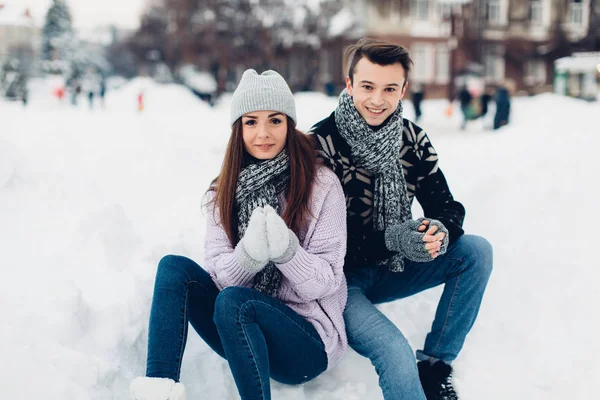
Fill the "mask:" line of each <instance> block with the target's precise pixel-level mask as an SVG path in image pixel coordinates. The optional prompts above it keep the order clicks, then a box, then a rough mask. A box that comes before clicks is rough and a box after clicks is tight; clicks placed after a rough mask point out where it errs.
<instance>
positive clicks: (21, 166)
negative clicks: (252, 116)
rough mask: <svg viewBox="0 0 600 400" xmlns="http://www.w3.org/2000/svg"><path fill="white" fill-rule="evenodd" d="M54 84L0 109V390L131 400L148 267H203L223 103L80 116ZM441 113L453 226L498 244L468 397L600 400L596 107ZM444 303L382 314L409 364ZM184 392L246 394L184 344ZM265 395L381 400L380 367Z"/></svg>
mask: <svg viewBox="0 0 600 400" xmlns="http://www.w3.org/2000/svg"><path fill="white" fill-rule="evenodd" d="M50 86H51V85H36V86H35V87H36V88H38V91H37V92H36V91H32V93H31V95H30V105H29V107H28V108H23V107H22V106H21V105H20V104H17V103H6V102H2V101H0V116H1V118H0V124H1V125H0V253H1V254H2V263H1V264H0V265H1V270H0V271H1V273H2V279H0V326H1V329H0V332H1V333H0V354H2V371H1V373H0V387H1V388H2V393H3V397H4V398H7V399H9V398H10V399H26V400H29V399H31V400H38V399H46V400H54V399H56V400H59V399H60V400H65V399H76V400H86V399H94V400H95V399H103V400H104V399H126V398H127V387H128V384H129V382H130V381H131V380H132V379H133V378H134V377H135V376H139V375H143V374H144V371H145V358H146V345H147V325H148V315H149V309H150V302H151V295H152V288H153V279H154V274H155V272H156V266H157V264H158V262H159V260H160V259H161V257H162V256H164V255H166V254H171V253H174V254H182V255H185V256H188V257H190V258H192V259H194V260H197V261H198V262H199V263H202V260H203V237H204V224H205V218H206V215H205V212H204V211H203V209H202V207H201V204H202V199H203V195H204V193H205V190H206V188H207V187H208V185H209V183H210V181H211V180H212V179H213V178H214V177H215V176H216V174H217V172H218V170H219V168H220V165H221V161H222V156H223V152H224V148H225V145H226V142H227V140H228V136H229V126H228V122H227V121H228V102H229V100H228V99H229V97H225V98H224V100H222V102H221V103H220V104H218V105H217V107H216V108H214V109H211V108H210V107H208V106H206V105H205V103H203V102H201V101H200V100H197V99H196V98H194V97H192V96H190V95H189V92H188V91H186V90H185V89H183V88H182V87H178V86H176V85H158V84H156V83H154V82H152V81H149V80H147V79H136V80H134V81H133V82H130V83H128V84H127V85H125V86H123V87H122V88H120V89H119V90H116V91H113V92H109V93H108V94H107V99H106V102H107V106H106V109H104V110H102V109H99V108H96V109H93V110H90V109H89V107H88V105H87V102H85V101H80V103H79V104H80V105H79V106H78V107H77V108H73V107H71V106H70V105H68V104H67V102H66V101H65V103H64V104H58V103H57V101H56V100H55V99H53V98H51V97H50V95H49V91H48V88H49V87H50ZM41 88H44V89H43V90H41ZM140 90H144V94H145V102H146V104H147V107H146V109H145V111H144V112H142V113H140V112H137V108H136V107H137V103H136V102H137V94H138V93H139V91H140ZM296 99H297V106H298V118H299V121H300V128H301V129H303V130H307V129H308V128H309V127H310V126H311V125H312V124H313V123H314V122H316V121H318V120H320V119H321V118H323V117H325V116H327V115H328V114H329V113H330V112H331V111H332V110H333V109H334V108H335V105H336V99H335V98H328V97H326V96H324V95H321V94H316V93H302V94H299V95H297V97H296ZM405 106H406V107H405V109H406V116H407V117H409V118H410V117H412V115H413V111H412V107H411V106H410V103H408V102H407V103H406V105H405ZM445 106H446V103H445V102H444V101H425V102H424V120H423V122H422V124H421V125H422V126H423V127H424V128H425V129H426V130H427V131H428V132H429V135H430V138H431V140H432V142H433V144H434V146H435V147H436V149H437V150H438V153H439V154H440V160H441V161H440V166H441V168H442V169H443V171H444V173H445V174H446V177H447V179H448V181H449V184H450V188H451V189H452V192H453V194H454V196H455V198H456V199H458V200H459V201H461V202H463V203H464V205H465V207H466V209H467V217H466V220H465V230H466V231H467V232H468V233H473V234H479V235H482V236H485V237H486V238H488V240H489V241H490V242H491V243H492V244H493V246H494V248H495V270H494V272H493V274H492V277H491V280H490V283H489V286H488V290H487V293H486V295H485V298H484V301H483V304H482V307H481V311H480V315H479V318H478V320H477V322H476V324H475V326H474V328H473V330H472V331H471V333H470V335H469V336H468V338H467V342H466V345H465V347H464V349H463V351H462V352H461V354H460V356H459V358H458V359H457V360H456V361H455V363H454V367H455V382H456V387H457V388H458V391H459V393H460V395H461V399H465V400H469V399H472V400H480V399H499V400H500V399H502V400H504V399H527V400H532V399H544V400H548V399H557V400H558V399H592V398H596V395H597V389H596V385H597V383H598V382H599V381H600V364H599V363H598V362H597V360H596V356H597V354H599V353H600V341H598V340H597V332H598V329H599V328H600V324H599V320H598V316H597V315H598V314H595V312H594V308H593V307H594V306H593V304H597V303H595V301H597V298H598V295H599V294H600V290H599V288H598V285H599V284H600V281H599V278H600V269H599V267H600V263H599V262H598V258H597V255H596V253H594V247H595V246H596V245H597V238H596V237H595V236H596V232H597V230H598V229H597V226H598V224H599V223H600V221H599V218H598V211H597V207H598V204H600V198H599V195H598V192H597V191H594V190H592V186H593V185H595V184H594V182H597V181H598V172H600V171H599V169H598V165H597V161H596V160H595V155H594V151H595V149H597V148H598V146H599V145H600V135H599V134H598V133H599V132H598V123H597V122H598V112H599V111H600V107H599V105H598V103H586V102H583V101H578V100H574V99H569V98H564V97H559V96H556V95H551V94H547V95H540V96H537V97H531V98H522V99H521V98H518V99H514V100H513V107H512V109H513V114H512V122H511V125H509V126H507V127H505V128H503V129H501V130H499V131H495V132H492V131H488V130H484V129H483V128H482V125H481V123H473V124H472V125H471V126H469V127H468V129H467V131H465V132H462V131H460V130H458V125H459V116H458V113H456V112H455V114H454V115H453V116H452V117H451V118H450V119H448V118H447V117H445V116H444V108H445ZM492 111H493V110H492ZM414 211H415V216H417V215H419V213H420V209H419V207H418V206H415V210H414ZM440 293H441V288H436V289H432V290H429V291H426V292H424V293H421V294H419V295H417V296H414V297H412V298H409V299H405V300H401V301H396V302H394V303H390V304H386V305H383V306H381V310H382V311H383V312H384V313H385V314H386V315H388V316H389V317H390V318H391V319H392V320H393V321H394V323H396V324H397V325H398V326H399V327H400V328H401V330H402V331H403V332H404V334H405V335H406V337H407V338H408V340H409V341H410V343H411V344H412V345H413V347H414V348H415V349H417V348H420V347H421V346H422V344H423V341H424V338H425V335H426V333H427V331H428V329H429V328H430V325H431V321H432V319H433V315H434V312H435V307H436V304H437V301H438V299H439V296H440ZM594 299H596V300H594ZM594 315H596V317H594ZM181 380H182V382H183V383H184V384H185V386H186V388H187V392H188V398H189V399H236V398H238V396H237V391H236V388H235V385H234V383H233V380H232V377H231V373H230V372H229V369H228V366H227V363H226V362H225V361H224V360H222V359H221V358H220V357H219V356H217V355H216V354H214V353H213V352H212V350H210V349H209V348H208V346H206V345H205V344H204V343H203V342H202V340H201V339H200V338H199V337H198V336H197V334H196V333H195V332H194V331H193V329H190V331H189V341H188V346H187V349H186V352H185V356H184V361H183V367H182V376H181ZM272 387H273V399H290V400H305V399H306V400H325V399H327V400H331V399H344V400H364V399H382V395H381V391H380V389H379V387H378V384H377V377H376V374H375V371H374V369H373V367H372V366H371V364H370V363H369V361H368V360H366V359H364V358H362V357H360V356H358V355H357V354H356V353H354V352H353V351H348V352H347V353H346V355H345V356H344V358H343V359H342V361H341V363H340V364H339V365H337V366H336V367H334V368H333V369H331V370H330V371H328V372H326V373H325V374H323V375H322V376H320V377H318V378H317V379H315V380H313V381H311V382H309V383H307V384H305V385H303V386H291V387H290V386H284V385H281V384H278V383H273V385H272ZM594 393H596V395H595V394H594Z"/></svg>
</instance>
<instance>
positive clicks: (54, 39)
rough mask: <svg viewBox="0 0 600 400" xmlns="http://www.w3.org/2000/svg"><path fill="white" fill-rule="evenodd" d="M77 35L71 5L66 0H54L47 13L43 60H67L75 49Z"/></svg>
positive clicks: (43, 39) (43, 38) (43, 37)
mask: <svg viewBox="0 0 600 400" xmlns="http://www.w3.org/2000/svg"><path fill="white" fill-rule="evenodd" d="M74 40H75V36H74V33H73V24H72V20H71V13H70V11H69V6H68V5H67V3H66V1H65V0H53V3H52V6H50V8H49V9H48V13H47V14H46V22H45V24H44V30H43V35H42V60H50V61H54V60H65V59H68V58H70V57H69V53H71V52H72V51H73V48H74V47H75V44H74Z"/></svg>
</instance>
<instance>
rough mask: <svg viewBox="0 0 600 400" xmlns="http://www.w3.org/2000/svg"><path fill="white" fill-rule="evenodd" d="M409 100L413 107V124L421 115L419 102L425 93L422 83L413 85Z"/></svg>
mask: <svg viewBox="0 0 600 400" xmlns="http://www.w3.org/2000/svg"><path fill="white" fill-rule="evenodd" d="M411 93H412V96H411V100H412V103H413V107H414V108H415V122H419V120H420V119H421V115H422V114H423V112H422V111H421V102H422V101H423V98H424V97H425V91H424V89H423V84H422V83H415V84H414V85H413V88H412V89H411Z"/></svg>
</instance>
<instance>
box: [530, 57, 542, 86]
mask: <svg viewBox="0 0 600 400" xmlns="http://www.w3.org/2000/svg"><path fill="white" fill-rule="evenodd" d="M525 83H526V84H527V85H529V86H534V85H543V84H545V83H546V64H545V63H544V61H542V60H529V61H527V62H526V63H525Z"/></svg>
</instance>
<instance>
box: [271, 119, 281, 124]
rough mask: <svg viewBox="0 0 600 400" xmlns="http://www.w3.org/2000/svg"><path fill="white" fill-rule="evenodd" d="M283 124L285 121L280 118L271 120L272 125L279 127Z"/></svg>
mask: <svg viewBox="0 0 600 400" xmlns="http://www.w3.org/2000/svg"><path fill="white" fill-rule="evenodd" d="M281 122H283V121H281V120H280V119H279V118H273V119H272V120H271V123H273V124H275V125H279V124H280V123H281Z"/></svg>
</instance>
